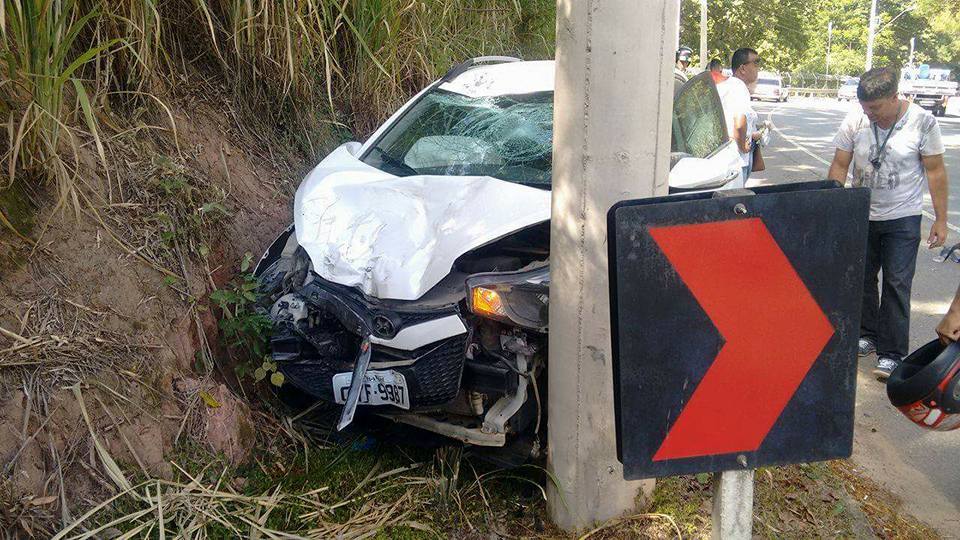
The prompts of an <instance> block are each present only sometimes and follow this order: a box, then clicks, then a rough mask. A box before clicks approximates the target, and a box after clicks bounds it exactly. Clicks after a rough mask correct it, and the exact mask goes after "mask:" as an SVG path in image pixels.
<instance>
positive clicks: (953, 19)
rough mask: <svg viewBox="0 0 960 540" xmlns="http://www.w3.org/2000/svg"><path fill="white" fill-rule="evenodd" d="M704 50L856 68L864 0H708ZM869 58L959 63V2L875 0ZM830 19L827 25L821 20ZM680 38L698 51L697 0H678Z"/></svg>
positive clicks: (813, 68) (862, 57)
mask: <svg viewBox="0 0 960 540" xmlns="http://www.w3.org/2000/svg"><path fill="white" fill-rule="evenodd" d="M708 13H709V21H708V25H707V44H708V50H709V57H710V58H720V59H722V60H723V62H724V64H725V65H728V64H729V61H730V54H731V53H732V52H733V51H734V50H736V49H737V48H739V47H753V48H754V49H757V51H759V52H760V56H761V57H762V58H763V59H764V61H765V63H766V66H767V67H768V68H769V69H773V70H777V71H782V72H797V71H803V72H814V73H824V72H826V70H827V65H826V63H827V49H828V42H829V49H830V66H829V72H830V73H831V74H838V75H856V74H859V73H861V72H862V71H863V69H864V65H865V63H866V50H867V34H868V26H869V13H870V1H869V0H708ZM877 19H878V25H877V33H876V38H875V41H874V57H873V65H874V66H883V65H890V66H894V67H901V66H903V65H904V64H906V63H907V62H908V61H909V56H910V39H911V38H915V39H916V51H915V56H914V60H915V61H916V62H918V63H922V62H928V63H934V64H945V65H948V66H952V67H955V68H957V67H960V2H957V1H944V0H878V3H877ZM831 22H832V23H833V31H832V33H829V32H828V26H829V25H830V23H831ZM680 38H681V43H683V44H685V45H688V46H690V47H691V48H692V49H694V51H696V52H697V53H699V43H700V0H682V3H681V26H680Z"/></svg>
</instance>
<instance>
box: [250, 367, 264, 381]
mask: <svg viewBox="0 0 960 540" xmlns="http://www.w3.org/2000/svg"><path fill="white" fill-rule="evenodd" d="M266 376H267V372H266V370H264V369H263V368H262V367H258V368H257V370H256V371H254V372H253V380H255V381H257V382H260V381H262V380H263V378H264V377H266Z"/></svg>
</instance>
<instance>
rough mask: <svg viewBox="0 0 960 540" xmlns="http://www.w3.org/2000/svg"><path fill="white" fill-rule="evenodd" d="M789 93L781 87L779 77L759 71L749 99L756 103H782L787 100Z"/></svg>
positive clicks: (781, 82) (781, 80)
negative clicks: (768, 101)
mask: <svg viewBox="0 0 960 540" xmlns="http://www.w3.org/2000/svg"><path fill="white" fill-rule="evenodd" d="M789 93H790V91H789V89H787V87H785V86H784V85H783V79H781V78H780V75H778V74H776V73H773V72H770V71H761V72H760V74H759V77H758V78H757V83H756V84H755V85H754V87H753V91H752V92H750V98H751V99H755V100H757V101H763V100H770V101H778V102H783V101H786V100H787V97H789V96H788V95H789Z"/></svg>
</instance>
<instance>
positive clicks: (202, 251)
mask: <svg viewBox="0 0 960 540" xmlns="http://www.w3.org/2000/svg"><path fill="white" fill-rule="evenodd" d="M198 251H199V252H200V256H201V257H206V256H207V255H209V254H210V248H208V247H207V246H206V244H200V248H199V249H198Z"/></svg>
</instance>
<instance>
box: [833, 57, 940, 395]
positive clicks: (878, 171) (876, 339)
mask: <svg viewBox="0 0 960 540" xmlns="http://www.w3.org/2000/svg"><path fill="white" fill-rule="evenodd" d="M897 81H898V74H897V72H896V71H894V70H892V69H889V68H876V69H871V70H870V71H868V72H866V73H864V74H863V76H862V77H860V85H859V86H858V87H857V98H858V99H859V100H860V105H861V108H862V111H860V110H857V111H853V112H851V113H850V114H849V115H847V117H846V119H844V121H843V124H841V126H840V130H839V131H838V132H837V135H836V137H835V138H834V140H833V144H834V146H835V147H836V152H835V154H834V157H833V163H831V164H830V171H829V172H828V173H827V175H828V177H829V178H830V179H831V180H836V181H837V182H840V183H841V184H844V183H845V182H846V179H847V171H848V170H849V168H850V165H851V164H852V165H853V174H852V177H853V179H852V185H853V186H855V187H860V186H864V187H868V188H870V224H869V229H868V236H867V260H866V273H865V274H864V285H863V304H862V311H861V324H860V344H859V354H860V356H866V355H869V354H871V353H874V352H875V353H877V364H876V367H875V368H874V370H873V374H874V375H876V377H877V379H878V380H881V381H883V380H886V379H887V378H888V377H889V376H890V373H891V372H893V370H894V369H896V367H897V366H898V365H899V364H900V361H901V360H902V359H903V357H904V356H906V354H907V349H908V347H909V338H910V289H911V286H912V284H913V274H914V271H915V269H916V263H917V246H918V244H919V243H920V217H921V213H922V211H923V181H924V179H926V181H927V185H928V187H929V190H930V197H931V198H932V199H933V209H934V212H935V213H936V220H935V221H934V223H933V226H932V227H931V228H930V236H929V237H928V238H927V245H928V247H930V248H931V249H933V248H937V247H940V246H942V245H943V243H944V242H945V241H946V238H947V171H946V168H945V167H944V163H943V152H944V148H943V141H942V140H941V135H940V125H939V124H938V123H937V119H936V118H934V117H933V115H932V114H930V113H929V112H928V111H925V110H923V109H922V108H920V107H919V106H917V105H914V104H912V103H909V102H907V101H905V100H902V99H900V98H899V96H898V94H897ZM880 270H883V287H882V291H878V290H877V274H878V272H879V271H880ZM878 292H879V293H880V294H878ZM878 297H879V305H878V302H877V301H878Z"/></svg>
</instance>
